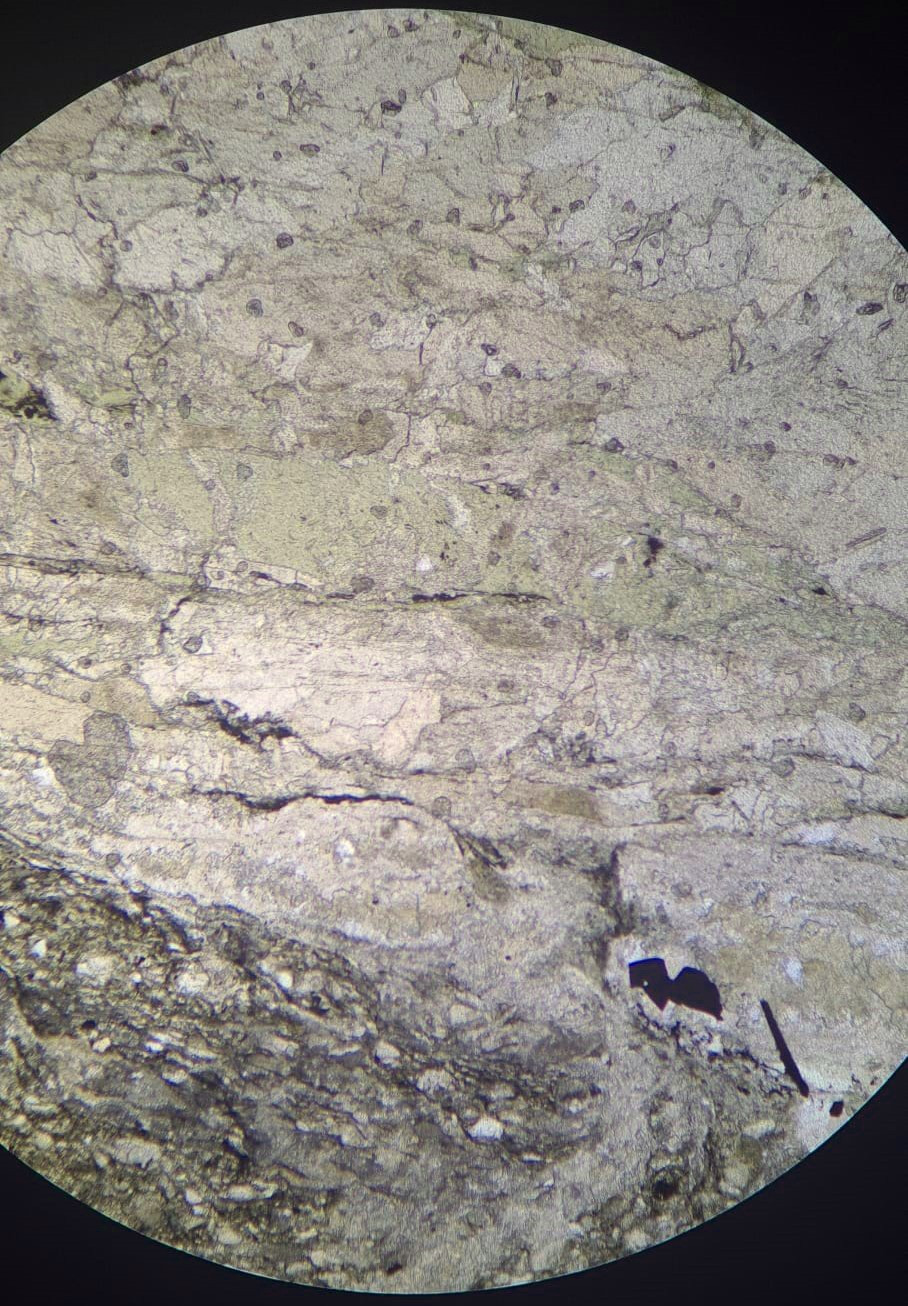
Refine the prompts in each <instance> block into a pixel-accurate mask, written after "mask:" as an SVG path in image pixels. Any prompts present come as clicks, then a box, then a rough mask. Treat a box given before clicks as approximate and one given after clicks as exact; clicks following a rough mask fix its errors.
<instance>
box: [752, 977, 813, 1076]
mask: <svg viewBox="0 0 908 1306" xmlns="http://www.w3.org/2000/svg"><path fill="white" fill-rule="evenodd" d="M760 1006H761V1007H762V1008H763V1015H764V1016H765V1017H766V1023H767V1025H768V1026H769V1032H770V1034H772V1036H773V1038H774V1039H775V1042H776V1047H777V1048H778V1049H779V1056H780V1057H781V1058H782V1065H783V1066H784V1067H785V1070H786V1073H787V1074H788V1077H789V1079H791V1080H793V1081H794V1083H795V1085H796V1087H797V1090H798V1092H799V1093H800V1094H801V1097H810V1089H809V1088H808V1087H807V1084H806V1082H805V1080H804V1076H803V1075H802V1074H801V1072H800V1070H798V1067H797V1066H796V1065H795V1059H794V1057H793V1056H792V1055H791V1053H790V1052H789V1050H788V1044H787V1043H786V1042H785V1040H784V1038H783V1037H782V1031H781V1030H780V1029H779V1026H778V1025H777V1024H776V1018H775V1016H774V1015H773V1014H772V1008H771V1007H770V1005H769V1003H768V1002H767V1001H766V1000H765V999H764V998H761V999H760Z"/></svg>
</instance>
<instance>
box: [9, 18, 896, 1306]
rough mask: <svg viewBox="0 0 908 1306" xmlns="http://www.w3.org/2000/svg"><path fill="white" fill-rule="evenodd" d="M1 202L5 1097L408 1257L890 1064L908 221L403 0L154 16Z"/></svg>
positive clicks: (166, 1213) (261, 1257) (758, 1166)
mask: <svg viewBox="0 0 908 1306" xmlns="http://www.w3.org/2000/svg"><path fill="white" fill-rule="evenodd" d="M0 215H2V226H3V228H4V229H5V232H6V235H5V237H4V243H3V245H2V251H0V276H2V284H0V295H2V298H3V313H2V315H0V371H2V377H0V437H2V438H0V489H2V494H0V565H2V579H0V586H2V588H0V607H2V611H0V908H2V914H0V922H2V928H0V1140H2V1142H3V1143H4V1144H5V1145H7V1146H9V1147H10V1148H11V1149H12V1150H13V1151H14V1153H15V1154H16V1155H17V1156H19V1157H21V1158H22V1159H23V1160H24V1161H26V1162H27V1163H28V1164H29V1165H30V1166H33V1167H34V1168H35V1169H36V1170H38V1171H39V1172H41V1173H42V1174H44V1175H46V1176H48V1177H49V1178H50V1179H52V1180H53V1181H54V1183H56V1184H58V1185H60V1186H62V1187H63V1188H64V1189H66V1190H67V1191H68V1192H70V1193H73V1194H75V1195H76V1196H78V1197H79V1198H81V1199H82V1200H83V1201H84V1202H87V1203H89V1204H90V1205H91V1206H93V1207H95V1208H97V1209H98V1210H99V1211H102V1212H105V1213H106V1214H108V1215H111V1216H114V1217H115V1218H116V1219H118V1220H120V1221H122V1222H124V1223H126V1224H127V1225H130V1226H131V1227H133V1228H135V1229H138V1230H141V1231H143V1232H145V1233H147V1234H149V1235H151V1236H153V1237H155V1238H157V1239H161V1240H163V1241H165V1242H167V1243H170V1244H172V1245H174V1246H176V1247H180V1248H185V1249H188V1250H190V1251H193V1252H195V1253H198V1254H200V1255H202V1256H205V1257H209V1258H211V1259H214V1260H218V1261H221V1262H224V1263H226V1264H229V1265H233V1266H239V1267H242V1268H244V1269H247V1270H252V1271H257V1272H259V1273H262V1274H266V1275H270V1276H273V1277H277V1278H281V1279H287V1280H290V1281H294V1282H299V1283H307V1284H319V1285H323V1286H327V1287H331V1288H350V1289H367V1290H373V1291H383V1292H394V1293H397V1292H416V1291H443V1290H459V1289H468V1288H476V1287H490V1286H496V1285H503V1284H512V1283H516V1282H522V1281H528V1280H532V1279H540V1278H545V1277H549V1276H554V1275H557V1274H561V1273H564V1272H567V1271H571V1270H578V1269H582V1268H586V1267H588V1266H591V1265H594V1264H597V1263H601V1262H604V1261H608V1260H611V1259H614V1258H617V1257H621V1256H624V1255H626V1254H627V1253H629V1252H633V1251H636V1250H639V1249H641V1248H643V1247H646V1246H648V1245H650V1244H652V1243H655V1242H659V1241H663V1240H665V1239H668V1238H671V1237H672V1236H673V1235H675V1234H676V1233H678V1232H680V1231H682V1230H684V1229H687V1228H690V1227H691V1226H692V1225H694V1224H697V1223H699V1222H701V1221H703V1220H705V1219H707V1218H709V1217H710V1216H711V1215H713V1214H716V1213H717V1212H719V1211H720V1210H722V1209H723V1208H725V1207H727V1206H729V1205H732V1204H734V1203H736V1202H738V1201H740V1200H741V1199H742V1198H744V1197H746V1196H747V1195H749V1194H751V1193H753V1192H754V1191H756V1190H757V1189H759V1188H761V1187H762V1186H763V1185H765V1184H766V1183H768V1182H769V1181H770V1180H772V1179H773V1178H775V1177H776V1176H777V1175H779V1174H780V1173H781V1172H783V1171H784V1170H786V1169H787V1168H789V1167H790V1166H792V1165H793V1164H794V1163H795V1162H797V1161H798V1160H800V1159H801V1158H803V1157H804V1156H805V1155H806V1154H807V1153H808V1152H810V1151H811V1150H812V1149H813V1148H815V1147H816V1146H818V1145H819V1144H820V1143H822V1142H823V1141H824V1140H825V1139H826V1138H827V1137H829V1135H830V1134H831V1133H832V1132H833V1131H834V1130H835V1129H837V1128H838V1127H839V1126H840V1124H842V1123H845V1122H847V1120H848V1119H849V1117H850V1116H851V1115H852V1114H853V1113H854V1111H855V1110H856V1109H858V1108H859V1107H860V1106H861V1105H862V1104H863V1103H864V1102H865V1101H866V1100H867V1098H868V1097H869V1096H870V1095H871V1094H872V1092H873V1091H874V1089H875V1088H876V1087H878V1086H879V1085H880V1084H881V1083H882V1082H883V1080H884V1079H885V1078H886V1077H887V1076H888V1075H889V1074H890V1073H891V1072H892V1071H893V1069H894V1068H895V1067H896V1066H897V1065H898V1063H899V1061H900V1060H901V1058H902V1056H903V1054H904V1050H905V1043H906V1031H908V1001H906V999H908V984H906V968H905V960H906V959H905V946H904V945H905V928H904V927H905V917H906V883H905V877H906V868H908V841H906V832H908V825H906V818H908V783H906V774H908V732H906V724H905V723H906V710H908V687H906V672H905V666H906V649H908V638H906V634H908V584H906V533H908V528H906V522H908V491H906V486H908V454H906V449H908V443H906V429H905V414H906V382H905V379H904V360H905V357H906V349H908V258H906V254H905V251H904V250H903V249H902V248H901V247H900V246H899V245H898V243H897V242H896V241H895V240H894V238H893V237H892V236H891V235H890V234H889V232H888V231H887V230H886V229H885V228H884V227H883V226H882V225H881V223H880V222H879V221H878V220H877V219H876V218H875V217H874V216H873V215H872V214H871V213H870V212H869V211H868V210H867V209H866V208H865V207H863V205H862V204H861V203H860V201H859V200H858V199H857V198H856V197H855V196H854V195H853V194H852V193H851V192H850V191H849V190H848V189H847V188H846V187H845V186H844V185H843V184H842V183H841V182H839V181H838V180H837V179H836V178H835V177H834V176H831V175H830V174H829V173H828V172H826V171H825V170H824V169H823V167H822V166H821V165H820V164H819V163H818V162H817V161H816V160H815V159H813V158H811V157H810V156H809V155H807V154H806V153H804V151H803V150H801V149H800V148H798V147H797V146H796V145H794V144H793V143H792V142H791V141H790V140H788V139H787V138H786V137H784V136H782V135H781V134H780V133H779V132H778V131H776V130H775V129H774V128H772V127H771V126H769V125H768V124H767V123H766V122H764V121H762V120H760V119H758V118H756V117H754V116H753V115H752V114H751V113H749V112H748V111H747V110H746V109H744V108H742V107H741V106H740V105H737V104H735V103H732V102H731V101H729V100H727V99H725V98H724V97H722V96H721V95H718V94H716V93H715V92H713V91H711V90H709V89H708V88H706V87H704V86H703V85H701V84H699V83H696V82H694V81H692V80H691V79H690V78H688V77H686V76H684V75H682V74H681V73H678V72H675V71H672V70H671V69H668V68H666V67H664V66H663V65H661V64H658V63H655V62H653V61H652V60H651V59H648V58H644V57H642V56H640V55H637V54H635V53H632V52H629V51H627V50H624V49H619V48H617V47H615V46H612V45H607V44H604V43H603V42H601V41H598V40H594V39H592V38H590V37H586V36H581V35H578V34H576V33H572V32H567V31H561V30H558V29H555V28H548V27H543V26H538V25H535V24H532V23H526V22H518V21H514V20H511V19H496V18H491V17H485V16H483V15H479V14H466V13H458V12H447V11H424V10H418V11H417V10H413V11H410V10H402V9H401V10H398V9H389V10H369V11H356V12H351V13H329V14H323V15H320V16H316V17H311V18H305V19H299V20H292V21H285V22H278V23H274V24H270V25H267V26H264V27H257V28H254V29H251V30H248V31H242V32H238V33H234V34H232V35H229V36H224V37H222V38H221V39H219V40H214V41H210V42H204V43H202V44H199V45H195V46H192V47H190V48H188V49H185V50H181V51H178V52H177V53H174V54H173V55H171V56H169V57H167V58H162V59H159V60H157V61H155V62H154V63H151V64H148V65H146V66H144V67H142V68H140V69H138V70H136V71H133V72H129V73H127V74H126V75H124V76H123V77H120V78H118V79H117V80H116V82H114V83H112V84H110V85H106V86H103V87H101V88H100V89H98V90H96V91H93V92H92V93H91V94H89V95H87V96H85V97H84V98H83V99H81V100H79V101H77V102H76V103H74V104H72V105H70V106H69V107H68V108H66V109H65V110H63V111H62V112H60V113H59V114H57V115H55V116H54V117H52V118H50V119H49V120H48V121H46V122H44V123H43V124H42V125H41V126H40V127H38V128H36V129H35V130H34V131H32V132H30V133H29V134H28V135H27V136H25V137H24V138H23V139H22V140H20V141H19V142H17V143H16V144H15V145H14V146H12V147H11V148H10V149H9V150H8V151H7V152H6V153H5V155H4V156H3V158H2V160H0ZM654 957H657V958H662V959H663V960H664V962H665V966H666V968H667V975H668V977H669V979H668V981H667V982H668V983H669V985H670V982H671V977H675V976H677V975H678V974H679V972H682V971H683V970H684V968H685V967H691V968H694V969H695V970H697V971H702V972H703V973H704V974H705V975H706V976H708V977H709V980H710V981H711V982H712V983H713V984H714V985H715V986H716V987H717V989H718V991H719V994H720V995H721V1018H719V1017H717V1015H716V1014H713V1013H712V1012H710V1011H709V1010H698V1009H696V1008H695V1007H692V1006H690V1005H684V1004H683V1003H682V1002H681V1001H680V996H681V994H682V991H683V989H682V988H681V987H676V988H675V989H674V990H673V991H674V994H675V997H676V1000H675V1001H671V1000H669V1001H666V1002H663V1003H661V1004H659V1003H657V1002H656V1001H655V1000H654V999H655V998H657V997H658V996H659V994H658V993H656V992H654V990H653V988H652V987H651V986H649V987H643V986H642V985H640V986H638V985H632V984H631V982H630V978H629V970H628V967H629V965H630V964H631V963H633V962H634V961H639V960H641V959H645V958H654ZM681 983H682V982H681V981H680V980H679V981H678V984H679V985H680V984H681ZM761 1003H764V1004H768V1009H769V1011H770V1012H771V1013H774V1020H775V1022H776V1023H777V1026H778V1029H779V1030H780V1031H781V1034H782V1035H783V1036H784V1040H785V1044H786V1047H787V1049H788V1053H789V1057H790V1059H792V1060H793V1062H794V1063H796V1069H797V1074H798V1076H800V1077H801V1085H800V1086H799V1082H798V1079H797V1078H796V1077H795V1076H794V1074H793V1073H792V1072H791V1070H790V1069H786V1064H785V1059H784V1057H783V1055H782V1053H781V1051H780V1048H779V1046H778V1044H777V1041H776V1039H775V1036H774V1034H773V1030H772V1028H771V1027H770V1020H769V1017H768V1016H767V1015H766V1014H765V1008H764V1007H763V1006H761ZM804 1087H806V1088H807V1090H808V1091H807V1093H806V1094H805V1093H804V1092H803V1088H804ZM839 1102H841V1103H844V1111H843V1112H842V1113H841V1115H839V1114H837V1112H839V1111H840V1108H838V1107H836V1106H834V1104H835V1103H839ZM831 1108H832V1111H833V1113H832V1114H830V1109H831Z"/></svg>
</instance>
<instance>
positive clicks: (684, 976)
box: [627, 957, 722, 1020]
mask: <svg viewBox="0 0 908 1306" xmlns="http://www.w3.org/2000/svg"><path fill="white" fill-rule="evenodd" d="M627 969H628V974H629V976H630V984H631V988H632V989H644V990H645V992H646V994H647V997H649V998H651V999H652V1001H653V1002H655V1004H656V1006H657V1007H658V1008H659V1010H660V1011H662V1010H664V1009H665V1005H666V1003H667V1002H674V1003H675V1004H676V1005H678V1006H681V1007H690V1008H691V1009H692V1010H693V1011H705V1012H706V1013H707V1015H709V1016H715V1018H716V1020H721V1019H722V1002H721V999H720V997H719V990H718V988H717V987H716V985H715V984H714V983H713V982H712V980H711V979H710V978H709V976H708V975H706V974H704V972H703V971H702V970H696V969H695V968H694V967H693V966H685V967H684V969H683V970H679V971H678V974H677V975H676V976H675V978H674V979H669V975H668V971H667V970H666V967H665V962H664V961H663V959H662V958H661V957H645V958H643V959H642V960H641V961H632V962H630V963H629V965H628V968H627Z"/></svg>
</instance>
